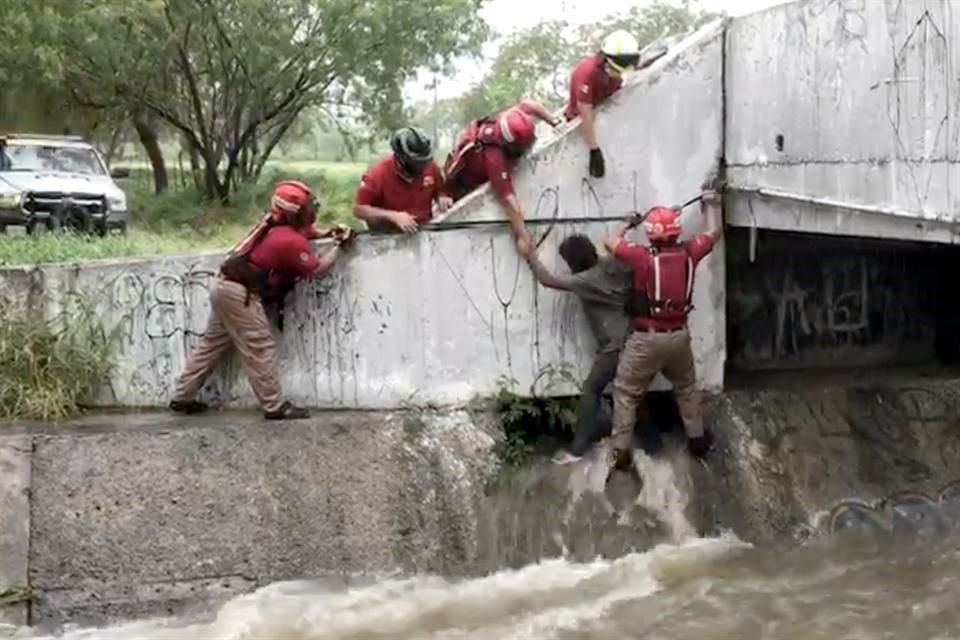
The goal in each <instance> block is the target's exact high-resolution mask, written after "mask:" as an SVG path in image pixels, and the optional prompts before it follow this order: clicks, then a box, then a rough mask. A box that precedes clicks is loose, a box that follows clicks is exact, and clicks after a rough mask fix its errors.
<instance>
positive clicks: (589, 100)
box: [570, 64, 596, 104]
mask: <svg viewBox="0 0 960 640" xmlns="http://www.w3.org/2000/svg"><path fill="white" fill-rule="evenodd" d="M592 72H593V66H592V65H590V64H578V65H577V67H576V68H575V69H574V70H573V77H571V78H570V84H572V85H573V91H572V92H571V93H572V94H573V95H575V96H576V97H577V103H578V104H579V103H581V102H582V103H585V104H593V102H594V100H595V98H596V96H595V95H594V93H595V92H594V87H593V78H592V77H591V76H592V75H593V74H592Z"/></svg>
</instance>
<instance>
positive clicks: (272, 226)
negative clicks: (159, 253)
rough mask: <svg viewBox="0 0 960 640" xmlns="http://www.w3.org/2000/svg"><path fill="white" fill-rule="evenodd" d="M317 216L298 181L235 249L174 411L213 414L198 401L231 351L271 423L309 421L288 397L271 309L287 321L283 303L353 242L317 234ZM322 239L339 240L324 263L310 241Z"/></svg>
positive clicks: (280, 193)
mask: <svg viewBox="0 0 960 640" xmlns="http://www.w3.org/2000/svg"><path fill="white" fill-rule="evenodd" d="M316 212H317V202H316V199H315V198H314V195H313V192H312V191H311V190H310V188H309V187H308V186H307V185H305V184H303V183H302V182H297V181H285V182H281V183H280V184H278V185H277V188H276V190H275V191H274V195H273V200H272V202H271V207H270V211H269V212H267V214H266V215H265V216H264V217H263V218H262V219H261V220H260V222H259V223H257V225H256V226H255V227H254V228H253V229H251V230H250V232H249V233H248V234H247V235H246V237H244V239H243V240H241V241H240V242H239V243H238V244H237V245H236V246H235V247H234V248H233V249H232V250H231V252H230V255H229V256H228V258H227V259H226V260H225V261H224V263H223V264H222V265H221V267H220V273H219V274H218V276H217V277H216V278H215V279H214V281H213V283H212V285H211V287H210V319H209V321H208V322H207V328H206V331H204V334H203V336H202V337H201V338H200V342H199V344H197V346H196V347H195V348H194V349H193V351H192V352H191V354H190V358H189V360H188V362H187V366H186V368H185V369H184V370H183V372H182V373H181V374H180V377H179V378H178V379H177V383H176V390H175V391H174V397H173V400H172V401H171V402H170V409H172V410H173V411H177V412H182V413H198V412H201V411H204V410H206V409H207V405H206V404H205V403H203V402H198V401H197V400H195V399H194V398H195V396H196V395H197V393H198V392H199V391H200V389H201V387H203V384H204V382H206V380H207V378H209V377H210V374H211V373H213V370H214V368H215V367H216V365H217V362H218V361H219V360H220V358H221V357H222V356H223V355H224V354H225V353H226V351H227V349H228V348H229V347H230V346H231V345H232V346H234V347H235V348H236V349H237V353H238V355H239V356H240V362H241V364H242V366H243V369H244V372H245V373H246V374H247V378H248V380H249V381H250V387H251V388H252V389H253V392H254V394H255V395H256V396H257V400H258V401H259V402H260V405H261V406H262V407H263V411H264V416H265V417H266V418H267V419H269V420H289V419H297V418H306V417H307V416H308V413H307V411H306V410H305V409H303V408H300V407H295V406H293V405H292V404H290V403H289V402H287V401H286V400H284V398H283V392H282V389H281V387H280V367H279V363H278V361H277V352H276V343H275V342H274V339H273V334H272V333H271V331H270V324H269V321H268V320H267V314H266V310H265V308H264V307H265V306H271V305H275V306H277V307H278V308H279V309H280V311H281V316H280V317H281V318H282V306H283V301H284V299H285V298H286V296H287V294H288V293H289V292H290V291H291V290H292V289H293V287H294V285H295V284H296V282H297V281H298V280H300V279H302V278H310V277H320V276H323V275H324V274H326V273H327V272H328V271H330V269H331V268H332V267H333V264H334V262H335V261H336V259H337V257H338V255H339V246H340V245H341V244H343V243H344V242H347V241H349V240H350V239H351V238H352V232H351V231H350V230H349V229H347V228H346V227H338V228H334V229H331V230H327V231H320V230H318V229H317V228H316V227H315V226H314V221H315V219H316ZM320 237H332V238H334V239H335V240H336V243H337V245H336V246H335V247H333V248H332V249H330V250H329V251H328V252H327V253H325V254H324V255H323V257H319V258H318V257H317V254H316V253H314V251H313V248H312V247H311V246H310V242H309V239H311V238H320ZM281 328H282V327H281Z"/></svg>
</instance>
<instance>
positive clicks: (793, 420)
mask: <svg viewBox="0 0 960 640" xmlns="http://www.w3.org/2000/svg"><path fill="white" fill-rule="evenodd" d="M781 382H782V384H781ZM797 382H798V381H797V379H790V378H789V377H784V376H782V374H781V377H776V376H767V378H766V379H765V380H764V381H763V383H762V386H763V388H761V389H749V390H747V389H742V390H737V391H734V392H730V393H727V394H725V396H724V397H723V398H722V399H721V400H720V401H719V403H718V405H717V406H716V407H715V409H714V410H713V411H712V412H711V423H712V425H713V428H714V429H715V432H716V434H717V443H718V444H717V451H716V453H715V454H714V455H713V456H712V457H711V458H710V460H709V461H708V464H707V465H706V467H700V466H698V465H693V467H692V468H691V473H692V474H693V475H694V482H695V485H696V493H697V496H698V498H699V501H700V502H701V504H702V505H703V508H704V511H705V512H707V513H710V514H712V516H713V519H714V522H715V526H716V528H717V529H718V530H725V529H726V530H731V529H732V530H733V531H735V532H736V533H737V535H738V536H740V537H741V538H742V539H744V540H749V541H751V542H754V543H770V542H780V543H782V542H783V541H785V540H790V539H805V538H807V537H809V536H811V535H822V534H826V533H829V532H831V531H835V530H837V529H841V528H844V527H845V526H846V525H849V524H861V523H865V524H867V525H868V526H872V525H871V523H873V524H877V525H879V526H878V528H880V529H885V530H887V531H890V530H891V529H892V530H894V531H897V530H901V531H909V530H911V529H913V530H916V529H920V530H921V531H922V532H924V533H936V529H945V528H947V525H948V524H949V523H948V522H938V521H937V520H938V519H939V518H940V517H943V518H948V519H951V520H952V521H953V525H954V526H960V518H958V515H960V511H957V502H956V496H957V493H956V491H957V489H956V482H957V480H958V474H957V466H956V460H957V456H958V454H960V437H958V436H960V431H958V430H957V428H956V425H957V422H958V420H960V395H958V393H957V388H958V387H957V382H958V381H957V380H956V379H940V380H931V379H930V378H929V377H926V378H925V377H923V376H915V377H901V378H900V379H891V378H890V377H886V378H885V377H884V376H883V374H882V372H879V371H878V372H876V373H875V375H872V376H870V375H860V376H858V377H857V378H856V379H850V378H849V377H844V376H834V377H827V376H818V377H817V379H816V380H813V379H806V380H805V382H803V383H802V384H797ZM905 498H912V500H904V499H905ZM851 501H853V502H854V503H858V504H859V505H865V506H866V509H863V508H858V509H855V510H854V511H853V513H849V511H850V510H849V509H848V508H847V507H846V506H845V505H849V504H851ZM905 503H909V504H905ZM937 503H939V504H937ZM933 507H937V508H936V509H933ZM931 510H933V511H937V512H939V513H937V514H934V515H935V518H934V519H932V518H931V517H927V518H924V517H923V516H924V515H925V514H926V515H927V516H930V515H931V514H930V511H931ZM865 511H866V513H865ZM918 512H919V513H918ZM917 516H919V517H917ZM898 518H899V519H900V522H898ZM891 519H892V522H891ZM903 519H906V520H908V521H909V520H913V522H904V521H903ZM851 520H853V522H851ZM923 520H926V521H925V522H924V521H923ZM931 529H934V531H931Z"/></svg>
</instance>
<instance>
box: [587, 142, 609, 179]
mask: <svg viewBox="0 0 960 640" xmlns="http://www.w3.org/2000/svg"><path fill="white" fill-rule="evenodd" d="M604 173H606V169H605V167H604V164H603V151H600V149H599V148H597V149H590V175H591V176H593V177H594V178H602V177H603V174H604Z"/></svg>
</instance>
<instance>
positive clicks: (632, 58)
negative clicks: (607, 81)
mask: <svg viewBox="0 0 960 640" xmlns="http://www.w3.org/2000/svg"><path fill="white" fill-rule="evenodd" d="M600 53H602V54H603V57H604V59H605V60H606V61H607V64H608V65H609V66H610V68H611V69H612V70H613V71H615V72H616V73H618V74H622V73H623V72H624V71H626V70H627V69H628V68H630V67H636V66H637V65H638V64H639V63H640V43H639V42H637V39H636V38H635V37H634V36H633V34H631V33H629V32H627V31H624V30H623V29H618V30H617V31H614V32H613V33H611V34H609V35H607V37H606V38H604V39H603V43H602V44H601V45H600Z"/></svg>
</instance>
